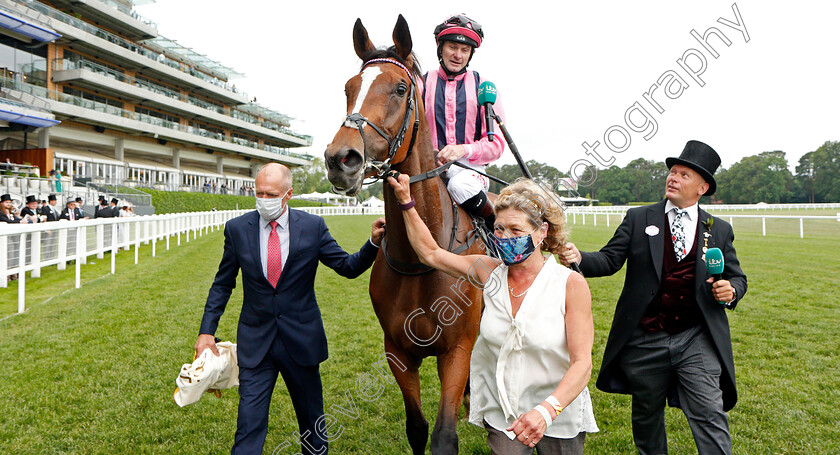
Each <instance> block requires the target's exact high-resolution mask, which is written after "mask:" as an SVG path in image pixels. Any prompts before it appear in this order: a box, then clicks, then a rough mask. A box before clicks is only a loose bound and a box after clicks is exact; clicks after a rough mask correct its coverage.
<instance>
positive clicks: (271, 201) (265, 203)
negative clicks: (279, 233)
mask: <svg viewBox="0 0 840 455" xmlns="http://www.w3.org/2000/svg"><path fill="white" fill-rule="evenodd" d="M291 190H292V189H291V188H289V190H288V191H286V192H285V193H283V195H282V196H280V197H272V198H268V197H258V198H256V200H257V202H256V204H257V211H258V212H260V217H262V219H264V220H266V221H272V220H276V219H277V218H280V215H282V214H283V212H284V211H285V210H286V204H285V203H284V202H283V198H285V197H286V195H287V194H289V191H291Z"/></svg>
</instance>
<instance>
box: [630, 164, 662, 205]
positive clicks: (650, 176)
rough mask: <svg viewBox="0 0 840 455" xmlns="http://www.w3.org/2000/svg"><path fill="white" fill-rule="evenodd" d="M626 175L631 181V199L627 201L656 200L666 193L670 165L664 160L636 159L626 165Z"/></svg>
mask: <svg viewBox="0 0 840 455" xmlns="http://www.w3.org/2000/svg"><path fill="white" fill-rule="evenodd" d="M624 171H625V172H626V173H627V176H626V177H625V178H626V179H628V180H629V181H630V182H631V185H632V186H631V187H630V195H631V197H630V199H628V200H627V201H626V202H654V201H659V200H661V199H662V197H663V195H664V194H665V178H666V177H667V176H668V166H666V165H665V163H664V162H662V161H652V160H646V159H644V158H638V159H635V160H633V161H631V162H629V163H628V164H627V166H625V167H624Z"/></svg>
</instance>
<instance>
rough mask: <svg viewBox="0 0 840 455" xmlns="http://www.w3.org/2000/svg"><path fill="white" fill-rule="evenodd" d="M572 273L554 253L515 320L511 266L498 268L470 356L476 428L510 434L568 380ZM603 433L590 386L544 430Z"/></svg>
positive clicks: (559, 435) (566, 433) (486, 294)
mask: <svg viewBox="0 0 840 455" xmlns="http://www.w3.org/2000/svg"><path fill="white" fill-rule="evenodd" d="M571 273H572V272H571V270H569V269H568V268H566V267H563V266H562V265H560V264H558V263H557V261H556V259H554V257H553V256H549V257H548V259H547V260H546V261H545V264H544V265H543V268H542V270H540V272H539V274H537V277H536V278H535V279H534V282H533V284H531V287H530V288H529V289H528V293H527V294H526V295H525V298H524V299H523V300H522V305H521V306H520V307H519V311H518V312H517V313H516V317H513V310H512V308H511V303H510V294H508V292H507V290H508V280H507V276H508V267H507V266H505V265H504V264H501V265H499V266H498V267H496V269H495V270H493V273H492V274H491V276H490V278H489V279H488V281H487V283H488V284H489V283H491V282H495V283H499V285H498V286H492V285H486V286H485V287H484V304H485V307H484V313H483V314H482V316H481V328H480V331H479V334H478V339H477V340H476V343H475V347H474V348H473V353H472V358H471V359H470V392H471V393H472V398H471V401H470V423H472V424H475V425H478V426H480V427H482V428H483V427H484V421H486V422H487V423H488V424H489V425H490V426H491V427H493V428H495V429H497V430H499V431H503V432H505V434H507V436H508V437H509V438H511V439H513V438H514V434H513V433H512V432H509V431H506V429H507V428H508V427H509V426H510V425H511V424H512V423H513V421H514V420H516V418H517V417H519V416H520V415H522V414H523V413H525V412H527V411H530V410H531V409H533V408H534V406H536V405H538V404H540V403H542V402H543V400H545V399H546V397H548V396H549V395H550V394H551V393H552V392H554V389H556V388H557V385H558V384H560V380H561V379H563V375H565V374H566V371H567V370H568V369H569V365H570V364H571V357H570V355H569V344H568V341H567V340H566V281H567V279H568V278H569V275H570V274H571ZM581 431H585V432H587V433H594V432H597V431H598V426H597V425H596V423H595V415H594V414H593V412H592V401H591V399H590V397H589V389H588V388H586V387H584V389H583V391H582V392H581V393H580V395H578V396H577V398H575V400H574V401H573V402H572V403H571V404H569V405H568V406H566V407H565V408H564V409H563V412H561V413H560V414H559V415H558V416H557V418H555V419H554V422H553V423H552V424H551V426H550V427H548V429H547V430H546V432H545V435H546V436H549V437H552V438H567V439H568V438H573V437H575V436H577V435H578V433H580V432H581Z"/></svg>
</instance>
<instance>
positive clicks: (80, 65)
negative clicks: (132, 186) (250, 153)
mask: <svg viewBox="0 0 840 455" xmlns="http://www.w3.org/2000/svg"><path fill="white" fill-rule="evenodd" d="M73 69H87V70H90V71H93V72H94V73H97V74H101V75H103V76H105V77H108V78H111V79H115V80H117V81H120V82H124V83H126V84H129V85H133V86H135V87H139V88H142V89H145V90H149V91H152V92H154V93H157V94H160V95H163V96H166V97H168V98H172V99H174V100H178V101H183V102H185V103H189V104H192V105H193V106H197V107H200V108H202V109H207V110H210V111H213V112H216V113H219V114H222V115H225V116H228V117H232V118H235V119H239V120H242V121H244V122H248V123H250V124H252V125H259V126H262V127H264V128H268V129H271V130H274V131H278V132H281V133H284V134H288V135H291V136H295V137H298V138H301V139H305V138H306V137H307V136H301V135H300V134H298V133H295V132H294V131H291V130H289V129H288V128H286V127H284V126H281V125H279V124H277V123H274V122H271V121H267V120H260V119H259V118H258V117H256V116H254V115H251V114H249V113H247V112H243V111H240V110H238V109H230V113H228V111H227V110H225V108H223V107H222V106H219V105H216V104H213V103H209V102H206V101H204V100H201V99H199V98H196V97H194V96H187V95H184V94H182V93H181V92H178V91H176V90H172V89H169V88H166V87H163V86H161V85H158V84H155V83H153V82H149V81H146V80H141V79H136V78H133V77H131V76H126V75H125V74H123V73H121V72H119V71H116V70H113V69H111V68H108V67H105V66H102V65H99V64H97V63H93V62H90V61H87V60H84V59H81V60H78V61H71V60H68V59H57V60H53V71H63V70H73Z"/></svg>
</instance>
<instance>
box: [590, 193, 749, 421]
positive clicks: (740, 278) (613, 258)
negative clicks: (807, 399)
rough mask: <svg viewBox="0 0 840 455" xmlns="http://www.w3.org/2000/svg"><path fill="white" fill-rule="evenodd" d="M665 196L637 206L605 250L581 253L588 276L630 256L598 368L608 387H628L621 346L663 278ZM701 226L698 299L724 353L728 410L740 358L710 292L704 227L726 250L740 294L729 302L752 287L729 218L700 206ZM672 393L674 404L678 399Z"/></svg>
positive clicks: (726, 273)
mask: <svg viewBox="0 0 840 455" xmlns="http://www.w3.org/2000/svg"><path fill="white" fill-rule="evenodd" d="M665 202H666V201H665V200H663V201H661V202H659V203H657V204H653V205H648V206H644V207H637V208H632V209H630V210H628V211H627V215H626V216H625V217H624V220H623V221H622V222H621V225H620V226H619V227H618V228H617V229H616V230H615V234H614V235H613V238H612V239H611V240H610V241H609V243H607V244H606V245H605V246H604V247H603V248H601V250H600V251H596V252H591V253H581V255H582V259H581V262H580V268H581V271H582V272H583V274H584V276H587V277H596V276H605V275H612V274H614V273H616V272H618V271H619V270H621V267H622V266H623V265H624V262H625V261H626V262H627V272H626V275H625V278H624V289H622V291H621V296H620V297H619V298H618V303H617V304H616V307H615V316H614V317H613V322H612V328H611V329H610V335H609V338H608V339H607V346H606V348H605V349H604V361H603V362H602V363H601V371H600V373H599V374H598V381H597V382H596V385H597V387H598V388H599V389H601V390H603V391H605V392H614V393H629V392H628V388H627V378H626V377H625V375H624V373H623V371H622V369H621V367H620V365H619V362H618V357H619V356H620V354H621V351H622V349H623V348H624V346H625V345H626V344H627V342H628V341H629V340H630V336H631V334H632V333H633V329H635V328H636V327H637V326H638V325H639V323H640V322H641V319H642V317H643V316H644V314H645V311H646V310H647V307H648V305H649V304H650V302H651V301H653V299H654V297H655V296H656V294H657V293H658V292H659V286H660V285H661V283H660V281H661V278H662V264H663V260H664V254H666V252H665V241H664V238H663V235H670V224H669V223H668V220H667V216H666V214H665ZM698 214H699V219H700V220H699V221H700V222H701V224H699V225H698V226H697V230H698V234H699V236H698V238H697V242H699V244H698V246H697V259H696V261H697V262H696V267H695V294H696V296H697V305H698V306H699V307H700V310H701V312H702V314H703V318H704V319H705V322H706V325H707V326H708V327H709V332H710V334H711V336H712V340H713V341H714V345H715V348H716V349H717V352H718V354H719V356H720V360H721V366H722V367H723V368H722V370H723V371H722V372H721V373H722V374H721V380H720V388H721V391H722V392H723V403H724V410H729V409H731V408H732V407H733V406H735V402H736V401H737V399H738V394H737V391H736V388H735V361H734V359H733V356H732V342H731V340H730V336H729V320H728V319H727V317H726V313H725V312H724V306H723V305H722V304H720V303H718V302H717V301H715V299H714V297H713V296H712V292H711V285H710V284H709V283H706V280H707V279H708V278H709V276H710V275H709V273H708V272H707V271H706V264H705V261H704V260H703V252H702V250H701V248H702V246H703V245H704V242H703V239H704V233H709V234H710V235H711V236H710V237H709V242H708V245H709V248H714V247H718V248H720V249H721V251H722V252H723V257H724V263H723V266H724V270H723V279H725V280H729V282H730V283H731V284H732V287H734V288H735V292H736V294H737V296H736V299H737V300H736V301H735V302H733V303H732V305H731V306H730V308H732V309H734V308H735V305H736V304H737V303H738V301H740V300H741V299H742V298H743V297H744V294H746V293H747V277H746V275H744V272H743V271H742V270H741V266H740V263H739V262H738V257H737V256H736V254H735V248H734V247H733V246H732V241H733V240H734V239H735V237H734V235H733V232H732V226H730V225H729V223H727V222H726V221H724V220H722V219H720V218H716V217H713V216H711V215H709V214H708V213H707V212H706V211H704V210H699V211H698ZM709 219H714V221H713V222H712V223H711V225H712V227H711V229H708V228H707V227H706V226H705V224H703V223H704V222H705V221H706V220H709ZM648 226H656V227H657V228H658V232H656V233H655V234H654V235H650V234H652V233H653V231H649V232H646V230H647V229H646V228H647V227H648ZM673 398H674V396H673V395H671V396H670V397H669V399H670V400H671V404H672V405H675V404H676V400H674V399H673Z"/></svg>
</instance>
